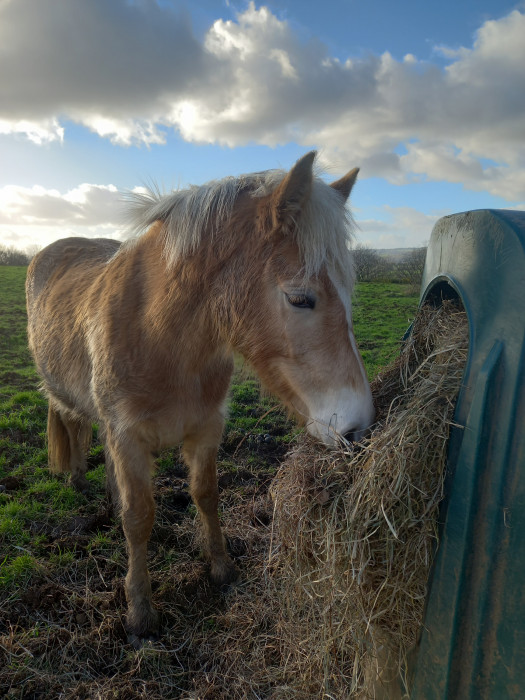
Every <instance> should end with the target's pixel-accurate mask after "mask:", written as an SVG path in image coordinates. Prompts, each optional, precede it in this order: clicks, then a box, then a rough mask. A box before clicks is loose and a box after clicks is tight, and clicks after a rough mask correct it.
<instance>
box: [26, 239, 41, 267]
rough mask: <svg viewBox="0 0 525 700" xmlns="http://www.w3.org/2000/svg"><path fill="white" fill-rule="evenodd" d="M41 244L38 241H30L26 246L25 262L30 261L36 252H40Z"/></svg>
mask: <svg viewBox="0 0 525 700" xmlns="http://www.w3.org/2000/svg"><path fill="white" fill-rule="evenodd" d="M41 250H42V246H41V245H39V244H38V243H30V244H29V245H27V246H26V256H27V262H28V263H30V262H31V260H32V259H33V258H34V257H35V255H36V254H37V253H40V251H41Z"/></svg>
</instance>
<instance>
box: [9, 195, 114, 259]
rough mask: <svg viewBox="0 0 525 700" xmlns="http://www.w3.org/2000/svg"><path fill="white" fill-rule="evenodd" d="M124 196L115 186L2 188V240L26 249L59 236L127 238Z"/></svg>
mask: <svg viewBox="0 0 525 700" xmlns="http://www.w3.org/2000/svg"><path fill="white" fill-rule="evenodd" d="M123 211H124V207H123V202H122V195H120V194H119V193H118V192H117V188H116V187H114V186H113V185H107V186H106V185H91V184H82V185H80V186H78V187H75V188H74V189H71V190H69V191H68V192H65V193H60V192H59V191H58V190H49V189H45V188H43V187H40V186H34V187H18V186H14V185H7V186H6V187H2V188H0V241H1V242H2V244H4V245H15V246H16V247H17V248H23V247H25V246H26V245H30V244H35V243H38V244H40V245H46V244H47V243H50V242H52V241H54V240H56V239H57V238H65V237H67V236H87V237H88V238H97V237H100V236H103V237H106V238H118V239H122V238H124V232H123V230H122V223H123Z"/></svg>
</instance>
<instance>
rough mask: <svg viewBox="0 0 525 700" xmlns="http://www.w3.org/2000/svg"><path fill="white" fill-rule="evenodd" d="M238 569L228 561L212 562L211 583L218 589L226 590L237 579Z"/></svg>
mask: <svg viewBox="0 0 525 700" xmlns="http://www.w3.org/2000/svg"><path fill="white" fill-rule="evenodd" d="M239 576H240V574H239V569H238V568H237V567H236V566H235V564H234V563H233V562H232V561H231V560H230V559H228V560H226V561H220V562H213V563H212V565H211V569H210V578H211V580H212V582H213V583H214V584H215V585H216V586H219V587H220V588H227V587H228V586H229V585H230V584H232V583H235V581H237V580H238V579H239Z"/></svg>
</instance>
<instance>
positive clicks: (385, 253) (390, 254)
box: [376, 248, 417, 262]
mask: <svg viewBox="0 0 525 700" xmlns="http://www.w3.org/2000/svg"><path fill="white" fill-rule="evenodd" d="M413 250H417V249H416V248H376V253H377V254H378V255H380V256H381V257H382V258H386V259H387V260H390V261H392V262H400V261H401V260H403V258H405V257H406V256H407V255H408V254H409V253H411V252H412V251H413Z"/></svg>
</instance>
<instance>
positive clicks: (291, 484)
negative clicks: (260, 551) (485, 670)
mask: <svg viewBox="0 0 525 700" xmlns="http://www.w3.org/2000/svg"><path fill="white" fill-rule="evenodd" d="M467 353H468V322H467V319H466V315H465V313H464V312H459V311H457V310H456V309H454V307H452V306H451V305H447V306H445V307H442V308H439V309H437V310H435V309H423V310H422V311H421V312H420V313H419V315H418V318H417V319H416V322H415V324H414V328H413V333H412V336H411V338H410V339H409V341H408V342H407V344H406V345H405V347H404V349H403V351H402V353H401V355H400V357H399V358H398V359H397V360H396V361H395V362H394V363H393V365H391V366H390V367H389V368H387V370H386V371H385V372H384V373H383V374H381V375H380V376H379V377H378V378H377V379H376V380H375V381H374V383H373V387H372V388H373V393H374V397H375V400H376V404H377V406H378V414H379V416H378V417H379V420H378V424H377V427H376V428H375V430H374V432H373V434H372V436H371V438H370V439H369V440H368V441H367V443H366V444H365V445H364V446H362V447H361V448H360V449H357V450H355V451H353V450H352V448H351V447H350V446H348V449H345V450H340V451H339V452H338V453H336V454H334V453H333V452H327V451H320V449H319V448H318V447H317V446H315V445H314V444H312V443H311V442H309V441H304V442H303V443H302V444H300V445H299V446H298V447H297V448H296V449H295V451H294V452H293V453H292V454H291V455H290V456H289V457H288V459H287V461H286V463H285V464H284V465H283V467H282V469H281V470H280V471H279V473H278V475H277V477H276V479H275V480H274V483H273V484H272V487H271V493H272V496H273V499H274V504H275V511H274V512H275V515H274V538H273V544H274V548H275V549H276V551H274V554H273V557H274V564H275V565H276V566H278V568H279V575H280V576H281V582H280V591H279V595H280V596H281V599H282V605H283V608H284V609H286V611H287V613H286V614H287V615H288V618H289V621H290V623H291V621H294V622H295V625H296V633H297V637H296V639H295V643H294V644H293V645H292V646H291V647H290V649H289V657H288V658H289V662H291V663H293V664H294V665H295V667H296V669H297V673H298V678H299V679H300V680H298V682H299V683H306V684H308V683H309V682H310V683H315V679H317V683H318V690H317V692H316V693H315V696H317V697H320V696H322V695H323V692H324V693H325V697H337V698H341V697H376V698H379V697H385V698H389V699H390V700H393V699H394V698H396V697H401V696H402V693H403V688H404V691H405V692H406V687H407V683H408V679H407V678H406V677H405V670H406V665H407V664H406V662H407V656H408V655H409V653H410V650H411V649H412V648H413V647H414V645H415V644H416V642H417V638H418V633H419V630H420V627H421V623H422V619H423V607H424V602H425V597H426V592H427V581H428V575H429V571H430V566H431V563H432V559H433V554H434V551H435V547H436V542H437V535H438V532H437V516H438V509H439V504H440V501H441V500H442V497H443V482H444V472H445V462H446V450H447V441H448V434H449V428H450V425H451V420H452V415H453V410H454V403H455V399H456V396H457V394H458V391H459V389H460V385H461V379H462V376H463V370H464V367H465V363H466V359H467Z"/></svg>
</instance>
